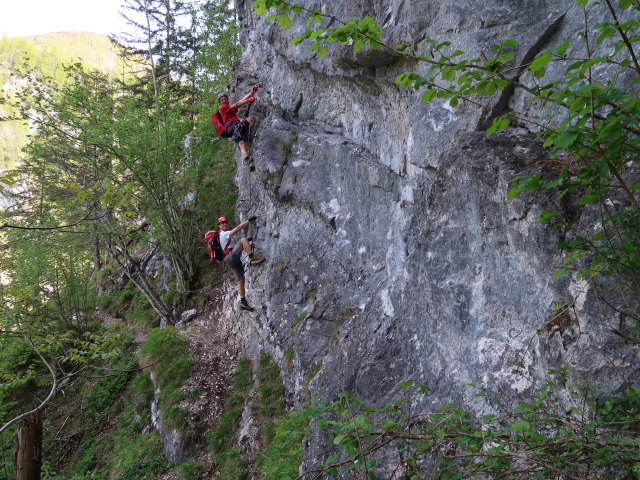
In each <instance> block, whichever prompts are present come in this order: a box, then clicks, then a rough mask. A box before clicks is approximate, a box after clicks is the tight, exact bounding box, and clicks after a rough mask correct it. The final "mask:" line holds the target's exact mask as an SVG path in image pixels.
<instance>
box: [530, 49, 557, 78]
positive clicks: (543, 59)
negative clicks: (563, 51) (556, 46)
mask: <svg viewBox="0 0 640 480" xmlns="http://www.w3.org/2000/svg"><path fill="white" fill-rule="evenodd" d="M551 58H552V55H551V53H549V52H544V53H542V54H540V55H538V56H537V57H536V59H535V60H534V61H533V62H532V63H531V66H530V67H529V71H530V72H531V73H532V74H533V75H534V76H535V77H537V78H540V77H542V76H543V75H544V67H546V66H547V64H548V63H549V62H550V61H551Z"/></svg>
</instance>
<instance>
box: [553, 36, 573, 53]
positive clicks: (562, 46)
mask: <svg viewBox="0 0 640 480" xmlns="http://www.w3.org/2000/svg"><path fill="white" fill-rule="evenodd" d="M570 44H571V41H570V40H569V39H568V38H567V39H565V41H564V42H562V43H561V44H560V45H558V46H557V47H556V53H557V54H558V55H560V56H561V57H562V56H564V55H565V54H566V53H567V48H569V45H570Z"/></svg>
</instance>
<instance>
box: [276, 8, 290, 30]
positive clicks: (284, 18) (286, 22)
mask: <svg viewBox="0 0 640 480" xmlns="http://www.w3.org/2000/svg"><path fill="white" fill-rule="evenodd" d="M278 25H280V27H281V28H289V27H290V26H291V19H290V18H289V15H287V14H286V13H284V12H283V13H281V14H280V15H278Z"/></svg>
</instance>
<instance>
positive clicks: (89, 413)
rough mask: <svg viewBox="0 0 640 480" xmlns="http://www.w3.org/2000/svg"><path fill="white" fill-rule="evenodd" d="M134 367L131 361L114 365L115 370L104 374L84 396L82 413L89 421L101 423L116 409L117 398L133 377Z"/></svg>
mask: <svg viewBox="0 0 640 480" xmlns="http://www.w3.org/2000/svg"><path fill="white" fill-rule="evenodd" d="M135 366H136V365H135V362H134V361H133V360H131V361H129V362H128V363H124V362H123V364H122V365H116V370H113V371H108V372H106V375H105V376H104V378H101V379H99V381H97V382H96V383H95V384H94V385H93V386H92V388H91V390H89V391H88V392H87V393H86V394H85V396H84V398H83V402H82V407H83V408H82V411H83V412H84V414H85V417H86V418H87V419H88V420H89V421H91V422H97V421H103V420H105V419H106V418H108V417H109V416H110V414H111V409H113V408H117V400H118V397H119V395H120V393H121V392H122V391H123V390H124V389H125V388H126V387H127V385H128V383H129V381H130V380H131V378H132V377H133V374H134V369H135ZM121 367H124V368H122V369H121Z"/></svg>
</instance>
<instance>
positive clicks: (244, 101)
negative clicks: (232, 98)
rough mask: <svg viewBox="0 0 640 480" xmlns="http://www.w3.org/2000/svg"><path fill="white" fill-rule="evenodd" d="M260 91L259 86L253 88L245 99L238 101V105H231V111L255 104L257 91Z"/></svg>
mask: <svg viewBox="0 0 640 480" xmlns="http://www.w3.org/2000/svg"><path fill="white" fill-rule="evenodd" d="M257 90H258V85H256V86H255V87H253V88H252V89H251V91H250V92H249V93H247V94H246V95H245V96H244V97H242V98H241V99H240V100H238V101H237V102H236V103H234V104H233V105H231V109H232V110H237V109H239V108H240V107H242V106H243V105H246V104H247V103H251V102H253V101H254V100H255V99H254V98H253V96H254V95H255V94H256V91H257Z"/></svg>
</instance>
